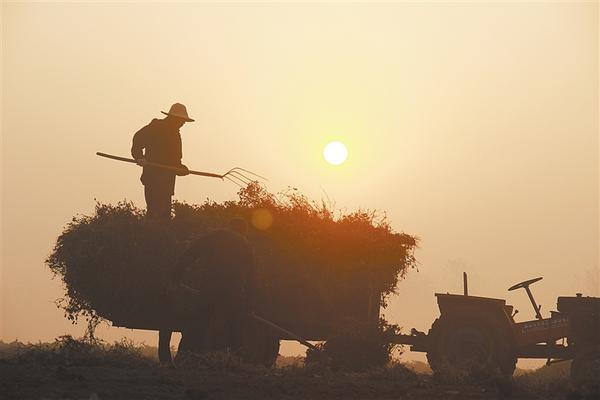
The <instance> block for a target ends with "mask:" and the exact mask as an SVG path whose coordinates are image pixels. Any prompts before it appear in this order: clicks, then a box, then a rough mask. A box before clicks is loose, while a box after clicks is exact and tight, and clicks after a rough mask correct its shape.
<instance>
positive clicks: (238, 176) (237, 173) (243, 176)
mask: <svg viewBox="0 0 600 400" xmlns="http://www.w3.org/2000/svg"><path fill="white" fill-rule="evenodd" d="M248 175H250V176H248ZM221 178H223V179H227V180H228V181H230V182H233V183H235V184H236V185H238V186H240V187H244V186H248V185H249V184H251V183H252V182H257V181H258V180H264V181H267V180H268V179H267V178H265V177H264V176H260V175H258V174H255V173H254V172H252V171H248V170H247V169H244V168H241V167H234V168H231V169H230V170H229V171H227V172H226V173H224V174H223V175H221ZM257 178H258V179H257Z"/></svg>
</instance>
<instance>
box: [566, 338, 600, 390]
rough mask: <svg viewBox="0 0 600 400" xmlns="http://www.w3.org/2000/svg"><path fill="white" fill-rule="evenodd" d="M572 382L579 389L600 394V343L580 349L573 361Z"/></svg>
mask: <svg viewBox="0 0 600 400" xmlns="http://www.w3.org/2000/svg"><path fill="white" fill-rule="evenodd" d="M571 382H573V384H574V386H575V387H576V388H577V389H580V390H583V391H592V392H594V393H597V394H598V395H599V396H600V345H589V346H586V347H585V348H583V349H581V350H579V351H578V352H577V355H576V356H575V358H574V359H573V362H572V363H571Z"/></svg>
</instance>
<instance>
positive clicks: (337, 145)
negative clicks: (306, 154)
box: [323, 140, 348, 165]
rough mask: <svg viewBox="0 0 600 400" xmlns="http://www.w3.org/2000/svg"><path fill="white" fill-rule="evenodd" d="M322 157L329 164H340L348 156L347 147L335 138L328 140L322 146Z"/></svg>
mask: <svg viewBox="0 0 600 400" xmlns="http://www.w3.org/2000/svg"><path fill="white" fill-rule="evenodd" d="M323 157H325V161H327V162H328V163H329V164H331V165H340V164H342V163H343V162H344V161H346V159H347V158H348V148H347V147H346V145H345V144H344V143H342V142H339V141H337V140H336V141H334V142H329V143H327V145H326V146H325V147H324V148H323Z"/></svg>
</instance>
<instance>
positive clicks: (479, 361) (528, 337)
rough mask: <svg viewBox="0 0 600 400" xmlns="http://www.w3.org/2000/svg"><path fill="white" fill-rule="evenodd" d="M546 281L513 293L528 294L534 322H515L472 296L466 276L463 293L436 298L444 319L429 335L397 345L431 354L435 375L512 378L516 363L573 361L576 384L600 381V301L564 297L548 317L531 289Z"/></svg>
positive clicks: (501, 303) (498, 305) (509, 313)
mask: <svg viewBox="0 0 600 400" xmlns="http://www.w3.org/2000/svg"><path fill="white" fill-rule="evenodd" d="M541 279H542V278H541V277H538V278H534V279H529V280H526V281H523V282H520V283H517V284H516V285H513V286H511V287H510V288H509V289H508V290H509V291H514V290H518V289H523V290H524V291H525V292H526V293H527V296H528V297H529V300H530V301H531V305H532V306H533V310H534V313H535V319H533V320H529V321H525V322H516V321H515V318H514V317H515V315H516V313H517V312H518V311H516V310H514V309H513V306H511V305H508V304H506V301H505V300H502V299H494V298H489V297H478V296H470V295H469V294H468V285H467V276H466V274H464V293H463V294H442V293H436V294H435V296H436V298H437V303H438V306H439V309H440V316H439V317H438V318H437V319H436V320H435V321H434V322H433V324H432V326H431V328H430V329H429V332H428V333H427V334H425V333H423V332H419V331H417V330H415V329H413V330H412V331H411V334H410V335H399V336H398V337H397V343H401V344H408V345H411V351H418V352H425V353H427V360H428V362H429V365H430V366H431V369H432V370H433V371H434V373H438V374H446V373H452V374H465V375H472V374H473V373H476V374H477V373H482V372H485V373H495V374H500V376H504V377H510V376H512V374H513V372H514V370H515V365H516V362H517V359H519V358H539V359H546V360H547V364H548V365H549V364H552V363H556V362H560V361H566V360H573V361H572V364H571V378H572V380H573V381H574V382H575V383H577V382H590V380H591V381H594V382H600V298H596V297H584V296H582V295H581V294H580V293H577V294H576V295H575V296H564V297H559V298H558V300H557V311H551V312H550V316H549V317H547V318H544V317H543V316H542V314H541V312H540V309H541V306H538V305H537V303H536V301H535V299H534V296H533V293H532V291H531V288H530V286H531V285H533V284H534V283H536V282H538V281H540V280H541Z"/></svg>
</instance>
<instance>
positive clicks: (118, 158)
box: [96, 151, 225, 179]
mask: <svg viewBox="0 0 600 400" xmlns="http://www.w3.org/2000/svg"><path fill="white" fill-rule="evenodd" d="M96 155H98V156H100V157H106V158H110V159H111V160H118V161H125V162H128V163H133V164H137V161H136V160H134V159H133V158H126V157H119V156H113V155H112V154H106V153H101V152H99V151H98V152H96ZM144 165H148V166H151V167H156V168H162V169H168V170H171V171H175V172H183V173H185V172H186V170H185V169H182V168H177V167H173V166H171V165H164V164H158V163H154V162H150V161H146V162H145V163H144ZM188 172H189V173H190V175H200V176H208V177H211V178H220V179H223V178H225V175H219V174H213V173H211V172H202V171H192V170H188Z"/></svg>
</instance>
